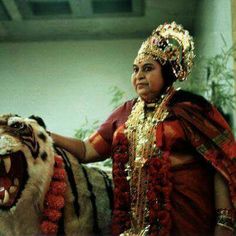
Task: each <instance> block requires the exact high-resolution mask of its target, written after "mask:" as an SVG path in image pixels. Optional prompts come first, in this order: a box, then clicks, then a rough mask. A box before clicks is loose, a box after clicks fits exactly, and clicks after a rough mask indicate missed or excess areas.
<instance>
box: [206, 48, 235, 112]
mask: <svg viewBox="0 0 236 236" xmlns="http://www.w3.org/2000/svg"><path fill="white" fill-rule="evenodd" d="M235 52H236V47H235V45H233V46H232V47H230V48H229V49H227V50H225V49H224V48H223V49H222V52H221V53H219V54H217V55H215V56H214V57H211V58H209V59H208V60H207V67H206V70H207V76H206V77H207V83H206V88H207V89H206V97H207V98H208V99H209V100H210V101H211V102H212V103H213V104H214V105H215V106H217V107H219V108H221V109H223V110H224V108H225V107H227V108H233V109H234V108H235V90H234V70H233V69H231V68H230V67H229V63H230V60H232V58H233V59H234V60H235V58H234V57H235Z"/></svg>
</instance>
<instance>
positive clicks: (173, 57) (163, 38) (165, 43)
mask: <svg viewBox="0 0 236 236" xmlns="http://www.w3.org/2000/svg"><path fill="white" fill-rule="evenodd" d="M193 50H194V43H193V39H192V37H191V36H190V35H189V32H188V31H187V30H184V29H183V27H182V25H177V24H176V23H175V22H172V23H171V24H168V23H165V24H163V25H160V26H158V27H157V28H156V29H155V30H154V31H153V32H152V34H151V36H150V37H148V38H147V40H146V41H145V42H143V44H142V45H141V47H140V49H139V51H138V56H137V57H138V58H140V57H141V58H142V57H143V56H145V55H150V56H152V57H153V58H154V59H155V60H158V61H159V62H160V63H161V64H162V65H164V64H165V63H166V62H167V61H168V62H169V63H170V64H171V67H172V70H173V73H174V74H175V76H176V78H177V79H178V80H180V81H183V80H185V79H186V78H187V76H188V74H189V73H190V71H191V68H192V65H193V58H194V57H195V55H194V52H193Z"/></svg>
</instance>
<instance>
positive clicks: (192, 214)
mask: <svg viewBox="0 0 236 236" xmlns="http://www.w3.org/2000/svg"><path fill="white" fill-rule="evenodd" d="M178 96H179V94H178V92H176V95H175V97H178ZM177 100H178V99H177ZM134 103H135V101H129V102H127V103H125V104H124V105H123V106H121V107H120V108H118V109H117V110H116V111H115V112H114V113H113V114H112V115H111V116H110V117H109V118H108V120H107V121H106V122H104V124H103V125H102V126H101V127H100V129H99V130H98V132H97V133H96V134H95V135H93V136H91V138H90V142H91V144H92V145H93V146H94V148H95V149H96V150H97V151H98V153H99V154H100V155H106V156H109V155H110V154H111V147H112V148H113V150H114V148H115V146H116V145H117V140H116V139H117V137H118V136H119V133H122V130H123V129H122V128H121V129H120V128H119V127H121V126H123V125H124V123H125V121H126V120H127V118H128V116H129V114H130V112H131V108H132V106H133V104H134ZM168 110H169V116H168V117H167V118H166V120H165V121H163V122H162V123H160V124H159V125H158V126H157V130H156V132H157V133H156V135H157V138H156V140H157V146H158V147H159V148H160V150H162V153H163V155H165V153H168V155H171V153H182V152H184V153H189V154H191V155H194V156H195V159H194V161H191V162H190V163H187V164H184V165H178V166H176V167H173V168H170V169H169V172H170V174H171V186H172V191H171V194H170V204H171V208H170V209H169V208H168V207H166V209H167V208H168V209H167V210H168V212H169V213H170V218H171V223H170V224H166V226H165V227H166V228H168V229H169V227H170V226H171V228H170V232H169V233H170V234H171V235H180V236H182V235H213V231H214V225H215V208H214V183H213V176H214V170H217V171H219V172H220V173H221V174H222V175H223V176H224V177H225V178H226V179H227V181H228V183H229V188H230V192H231V198H232V202H233V203H234V204H235V203H236V165H235V163H234V159H235V153H236V151H235V150H236V148H235V142H234V138H233V135H232V133H231V132H230V129H229V126H228V125H227V123H226V122H225V121H224V119H223V118H222V116H221V115H220V114H219V112H218V111H217V110H216V109H215V108H213V107H211V106H209V107H208V108H206V107H204V106H201V105H199V104H195V103H193V102H192V101H178V102H170V104H169V106H168ZM118 128H119V129H118ZM117 130H118V132H117ZM104 147H106V148H104ZM123 153H125V150H123ZM120 158H121V159H120V161H122V158H123V156H122V155H121V156H120ZM124 158H126V157H125V156H124ZM126 159H127V158H126ZM157 160H158V159H157ZM116 161H117V162H115V161H114V165H115V166H120V165H121V164H119V158H116ZM154 161H155V159H154ZM166 171H168V170H167V169H166ZM113 174H114V172H113ZM117 175H119V176H120V177H122V175H125V172H122V170H121V171H120V172H119V171H116V172H115V174H114V175H113V177H114V182H115V190H114V191H115V203H114V206H115V207H114V216H113V217H114V220H113V222H114V224H116V226H115V227H114V230H113V232H114V235H119V234H120V233H122V232H123V231H124V230H126V229H127V228H128V227H129V219H128V218H129V217H128V218H127V216H128V213H129V212H128V209H129V206H128V203H127V202H128V199H129V196H128V190H127V194H126V191H125V189H123V190H121V191H118V190H119V186H118V188H116V180H117ZM123 183H125V178H124V179H123ZM124 186H126V185H125V184H123V187H124ZM126 187H127V186H126ZM153 188H155V187H153ZM119 192H122V193H120V194H121V196H125V198H124V199H126V203H127V204H126V205H122V203H121V205H120V204H116V203H117V202H116V199H122V197H121V196H119ZM152 192H153V193H155V191H154V190H153V191H152ZM122 194H123V195H122ZM125 194H126V195H125ZM116 206H117V207H116ZM165 206H166V205H165ZM149 208H155V207H153V206H151V205H150V206H149ZM117 212H118V213H117ZM157 215H158V214H156V215H154V217H157ZM120 216H123V219H121V218H122V217H120ZM125 216H126V217H125ZM126 218H127V219H126ZM124 219H125V220H124ZM150 219H151V218H150ZM166 219H169V218H168V217H166ZM119 220H120V221H119ZM155 222H156V221H154V223H153V224H155ZM163 222H164V221H163ZM158 227H159V226H158ZM158 227H157V226H155V225H152V226H151V228H153V229H154V230H153V232H155V233H153V232H152V231H151V230H150V233H149V234H150V235H167V234H168V232H166V231H165V232H164V231H163V232H164V233H163V232H162V231H161V230H160V228H158ZM162 227H163V228H165V227H164V223H163V226H162ZM158 230H159V231H158ZM157 232H159V233H157Z"/></svg>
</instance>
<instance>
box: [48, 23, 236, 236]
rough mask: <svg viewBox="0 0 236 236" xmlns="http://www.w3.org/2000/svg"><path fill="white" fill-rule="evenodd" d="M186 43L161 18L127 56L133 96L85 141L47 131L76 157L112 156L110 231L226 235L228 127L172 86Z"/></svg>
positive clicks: (235, 186)
mask: <svg viewBox="0 0 236 236" xmlns="http://www.w3.org/2000/svg"><path fill="white" fill-rule="evenodd" d="M193 49H194V46H193V41H192V38H191V36H189V34H188V32H187V31H186V30H184V29H183V28H182V26H180V25H177V24H176V23H175V22H172V23H171V24H164V25H160V26H159V27H158V28H157V29H156V30H154V31H153V33H152V35H151V36H150V37H149V38H148V39H147V40H146V41H145V42H144V43H143V44H142V46H141V48H140V50H139V52H138V55H137V57H136V59H135V60H134V65H133V74H132V84H133V86H134V89H135V90H136V92H137V94H138V99H134V100H131V101H128V102H126V103H124V104H123V105H122V106H121V107H119V108H118V109H117V110H116V111H114V112H113V113H112V114H111V116H110V117H109V118H108V119H107V120H106V121H105V122H104V123H103V124H102V125H101V126H100V128H99V129H98V131H97V132H95V133H94V134H93V135H92V136H91V137H90V138H89V139H88V140H86V141H81V140H76V139H72V138H66V137H63V136H60V135H57V134H52V137H53V139H54V141H55V143H56V144H57V145H58V146H61V147H62V148H65V149H67V150H68V151H70V152H71V153H73V154H74V155H75V156H76V157H77V158H78V160H79V161H80V162H82V163H88V162H94V161H99V160H104V159H105V158H107V157H109V156H110V155H111V156H112V158H113V180H114V186H115V187H114V198H115V199H114V209H113V234H114V235H123V236H125V235H153V236H154V235H201V236H203V235H233V231H234V228H233V224H234V206H235V202H236V192H235V191H236V165H235V162H234V158H235V142H234V138H233V135H232V133H231V131H230V128H229V126H228V125H227V123H226V122H225V121H224V119H223V118H222V116H221V115H220V114H219V112H218V111H217V110H216V109H215V108H214V107H213V106H212V105H211V104H210V103H208V102H207V101H206V100H205V99H204V98H202V97H200V96H197V95H194V94H191V93H188V92H184V91H181V90H180V91H176V90H175V89H174V88H173V87H172V85H173V83H174V82H175V81H176V80H185V79H186V77H187V76H188V74H189V73H190V71H191V68H192V64H193V58H194V53H193Z"/></svg>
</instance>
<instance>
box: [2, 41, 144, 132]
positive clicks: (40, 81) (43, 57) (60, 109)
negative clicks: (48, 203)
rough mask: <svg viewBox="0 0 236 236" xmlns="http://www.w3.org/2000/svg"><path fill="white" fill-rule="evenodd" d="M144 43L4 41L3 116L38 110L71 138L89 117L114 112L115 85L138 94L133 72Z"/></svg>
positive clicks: (55, 127) (23, 114) (49, 123)
mask: <svg viewBox="0 0 236 236" xmlns="http://www.w3.org/2000/svg"><path fill="white" fill-rule="evenodd" d="M141 42H142V40H109V41H96V40H93V41H78V42H77V41H67V42H32V43H1V44H0V104H1V105H0V114H4V113H16V114H19V115H21V116H29V115H31V114H35V115H38V116H41V117H42V118H43V119H44V120H45V122H46V124H47V126H48V129H50V130H53V131H55V132H58V133H61V134H64V135H69V136H71V135H74V133H75V129H77V128H79V127H81V125H82V124H83V123H84V120H85V117H87V118H88V119H89V120H90V121H94V120H97V119H98V120H100V121H101V122H102V121H103V120H104V119H105V118H106V117H107V116H108V114H109V113H110V111H111V110H112V106H111V105H109V104H110V101H111V97H112V95H111V94H109V89H110V88H111V87H112V86H114V85H116V86H118V87H119V88H120V89H122V90H124V91H126V93H127V95H128V97H132V96H134V93H133V90H132V87H131V84H130V75H131V72H132V63H133V59H134V57H135V56H136V52H137V49H138V48H139V46H140V44H141Z"/></svg>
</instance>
